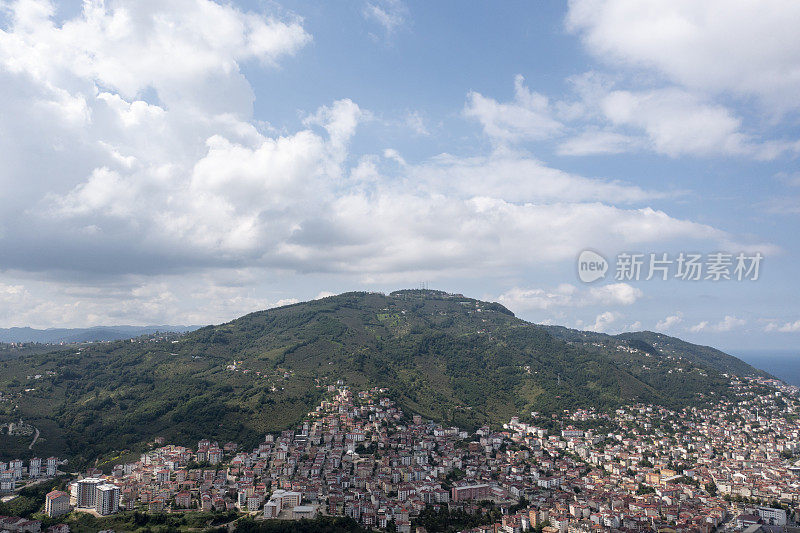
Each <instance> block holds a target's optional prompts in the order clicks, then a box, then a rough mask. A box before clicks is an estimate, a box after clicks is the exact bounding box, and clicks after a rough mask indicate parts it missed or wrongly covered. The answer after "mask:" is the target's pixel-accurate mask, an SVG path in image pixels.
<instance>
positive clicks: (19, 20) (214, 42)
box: [0, 0, 310, 106]
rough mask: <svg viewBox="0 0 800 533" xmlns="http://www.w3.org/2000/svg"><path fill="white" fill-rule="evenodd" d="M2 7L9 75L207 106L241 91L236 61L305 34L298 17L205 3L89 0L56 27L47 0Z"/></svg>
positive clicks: (280, 50) (1, 49)
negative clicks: (152, 92)
mask: <svg viewBox="0 0 800 533" xmlns="http://www.w3.org/2000/svg"><path fill="white" fill-rule="evenodd" d="M8 9H9V10H10V16H9V18H10V20H11V25H10V27H9V29H8V31H0V64H2V65H3V66H4V67H5V68H6V69H7V70H9V71H10V72H12V73H25V74H27V75H29V76H31V77H32V78H33V79H35V80H36V81H38V82H39V83H41V84H42V85H45V86H48V87H58V88H63V89H66V90H68V91H69V92H70V93H72V94H73V95H75V94H74V92H75V90H76V89H77V90H81V89H82V90H87V88H88V87H89V86H88V85H87V84H76V83H75V80H76V79H77V80H86V81H89V82H90V83H96V84H97V85H98V86H102V87H106V88H108V89H111V90H113V91H116V92H118V93H119V94H120V95H121V96H122V97H123V98H125V99H128V100H129V99H132V98H135V97H137V96H139V95H140V94H142V93H143V91H145V90H146V89H148V88H152V89H154V90H155V91H156V92H157V94H158V98H159V99H160V100H161V101H162V102H165V103H167V104H168V105H170V106H178V105H185V104H186V103H189V102H191V103H194V104H198V103H202V104H203V105H205V106H213V99H214V98H216V97H218V96H220V95H222V94H224V92H234V93H235V94H247V93H248V92H249V87H248V85H247V83H246V81H245V79H244V77H243V76H242V75H241V74H238V65H239V63H240V62H243V61H247V60H250V59H255V60H259V61H262V62H264V63H267V64H272V63H275V62H276V61H277V60H278V59H279V58H280V57H281V56H284V55H287V54H292V53H294V52H296V51H297V50H298V49H299V48H300V47H302V46H303V45H304V44H306V43H307V42H308V41H309V40H310V36H309V35H308V34H307V33H306V32H305V30H304V29H303V27H302V25H301V23H300V22H298V21H279V20H275V19H271V18H265V17H262V16H260V15H257V14H255V13H250V12H242V11H239V10H238V9H236V8H234V7H232V6H230V5H223V4H218V3H216V2H213V1H210V0H169V1H156V0H146V1H144V2H139V3H137V4H136V6H135V8H134V7H132V6H129V5H128V4H126V3H125V2H122V1H109V2H102V1H100V0H90V1H87V2H84V5H83V11H82V13H81V14H80V15H79V16H77V17H75V18H72V19H69V20H67V21H65V22H64V23H63V24H61V25H60V26H59V25H57V24H56V23H55V22H54V21H53V15H54V12H55V8H54V6H53V5H52V4H51V3H50V2H48V1H47V0H20V1H17V2H13V3H11V4H9V5H8ZM189 88H191V90H188V89H189ZM221 91H223V92H221ZM251 99H252V96H250V97H249V98H244V101H245V102H247V101H249V100H251Z"/></svg>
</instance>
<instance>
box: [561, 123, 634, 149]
mask: <svg viewBox="0 0 800 533" xmlns="http://www.w3.org/2000/svg"><path fill="white" fill-rule="evenodd" d="M642 144H643V143H642V142H641V141H640V140H639V139H638V138H636V137H632V136H630V135H624V134H622V133H617V132H614V131H607V130H597V129H595V128H591V129H588V130H587V131H584V132H582V133H580V134H578V135H576V136H575V137H572V138H570V139H567V140H565V141H564V142H562V143H561V144H559V146H558V148H557V152H558V154H559V155H575V156H581V155H595V154H620V153H623V152H630V151H634V150H636V149H637V148H638V147H640V146H642Z"/></svg>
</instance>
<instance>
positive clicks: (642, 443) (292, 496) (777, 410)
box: [15, 379, 800, 533]
mask: <svg viewBox="0 0 800 533" xmlns="http://www.w3.org/2000/svg"><path fill="white" fill-rule="evenodd" d="M765 390H766V391H768V392H767V393H765ZM733 391H734V392H735V397H733V398H719V399H714V401H713V402H709V403H708V405H709V407H692V408H686V409H683V410H681V411H672V410H669V409H666V408H663V407H658V406H653V405H631V406H627V407H624V408H620V409H618V410H616V411H615V412H612V413H601V412H598V411H594V410H575V411H569V412H567V411H565V412H563V413H561V414H557V415H550V416H542V415H540V414H539V413H532V414H531V415H532V416H531V418H530V419H528V421H522V420H521V419H520V418H517V417H515V418H512V419H511V420H510V421H509V422H508V423H507V424H505V425H504V427H503V428H502V430H499V429H498V430H492V429H490V428H488V427H483V428H480V429H478V430H477V431H476V432H474V433H470V432H467V431H464V430H462V429H459V428H456V427H444V426H442V425H440V424H437V423H434V422H431V421H428V420H424V419H422V418H421V417H419V416H407V415H406V414H405V413H403V411H402V410H401V409H400V408H399V407H398V406H397V405H396V404H395V403H394V402H392V401H391V400H389V399H388V398H386V397H385V392H386V391H385V390H381V389H371V390H367V391H361V392H357V393H356V392H353V391H351V390H350V389H349V388H348V387H346V386H344V385H342V384H341V383H339V384H337V385H331V386H329V387H328V394H327V397H326V398H327V399H326V400H324V401H323V402H321V404H320V405H319V406H318V407H317V408H316V409H315V410H314V411H313V412H311V413H309V414H308V416H307V417H306V418H305V419H304V420H303V422H302V423H301V424H300V425H298V426H297V427H296V428H295V429H293V430H287V431H283V432H282V433H281V434H280V435H267V436H266V438H265V439H264V441H263V442H261V443H260V444H259V445H258V446H257V447H256V448H255V449H252V450H250V451H240V450H239V449H238V446H237V445H236V444H235V443H225V444H223V445H220V444H219V443H217V442H213V441H211V440H201V441H200V442H198V443H197V448H196V451H193V450H191V449H189V448H186V447H182V446H175V445H164V441H163V439H157V445H158V447H157V448H155V449H153V450H152V451H150V452H147V453H145V454H143V455H142V456H141V457H140V460H139V461H137V462H133V463H126V464H120V465H117V466H115V467H114V469H113V471H112V472H111V474H109V475H102V474H101V473H100V472H99V471H94V470H93V471H90V472H87V475H86V476H85V477H83V478H81V479H78V480H76V481H75V482H73V483H72V484H71V485H70V491H69V492H60V493H59V492H54V493H51V494H49V495H48V501H47V510H48V514H51V516H58V514H61V513H63V512H67V511H68V510H69V509H71V508H77V509H78V510H81V509H83V510H87V511H92V512H94V513H97V514H99V515H105V514H109V513H113V512H116V511H117V510H118V509H139V510H147V511H150V512H162V511H165V510H169V511H173V512H175V511H181V510H202V511H211V510H232V509H237V510H239V511H242V512H246V513H250V514H252V515H256V516H259V517H263V518H265V519H270V518H282V519H298V518H311V517H314V516H316V515H317V514H327V515H343V516H349V517H351V518H353V519H355V520H357V521H358V522H360V523H361V524H363V525H364V526H366V527H369V528H381V529H389V530H395V531H397V532H398V533H410V531H411V530H412V528H413V527H414V526H420V525H421V523H420V522H419V517H420V515H421V513H422V512H423V511H424V510H426V508H427V509H433V510H436V511H441V512H449V513H456V512H457V511H460V513H458V515H459V516H465V515H470V516H473V517H474V518H475V520H474V521H473V522H472V523H476V522H477V523H482V522H483V523H485V525H483V526H479V527H477V528H474V529H471V530H469V531H470V532H471V533H499V532H500V531H503V532H504V533H521V532H523V531H526V530H529V529H533V528H539V529H540V530H543V531H546V532H547V533H556V532H557V533H568V532H588V531H607V530H617V531H653V530H659V531H676V532H677V531H708V532H710V531H712V530H717V529H719V528H727V529H730V530H749V531H755V529H754V528H759V527H773V528H776V527H777V528H780V527H785V526H786V525H787V524H789V525H790V524H792V523H793V522H792V520H793V518H795V517H797V516H798V514H799V513H798V508H797V506H798V504H800V501H799V500H800V476H799V475H798V474H800V467H795V465H794V463H793V461H794V460H795V459H794V455H795V453H796V452H797V451H798V442H800V424H799V423H798V416H797V415H798V414H800V403H798V391H797V389H796V388H792V387H787V386H785V385H783V384H781V383H779V382H771V381H768V380H757V379H734V381H733ZM15 466H16V464H15ZM29 468H30V467H29ZM490 510H491V511H493V513H489V512H488V511H490ZM498 511H499V514H498ZM496 516H502V518H501V519H500V520H499V521H496V520H494V519H493V518H491V519H490V517H496ZM415 521H416V523H415ZM487 522H488V523H487Z"/></svg>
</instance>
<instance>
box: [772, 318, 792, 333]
mask: <svg viewBox="0 0 800 533" xmlns="http://www.w3.org/2000/svg"><path fill="white" fill-rule="evenodd" d="M764 331H779V332H781V333H796V332H798V331H800V320H796V321H795V322H785V323H783V324H780V323H778V322H770V323H769V324H767V325H766V326H765V327H764Z"/></svg>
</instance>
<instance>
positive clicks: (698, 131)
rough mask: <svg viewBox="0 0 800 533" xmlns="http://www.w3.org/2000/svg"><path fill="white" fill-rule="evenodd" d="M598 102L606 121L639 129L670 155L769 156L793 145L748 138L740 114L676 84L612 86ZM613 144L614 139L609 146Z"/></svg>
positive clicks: (793, 146)
mask: <svg viewBox="0 0 800 533" xmlns="http://www.w3.org/2000/svg"><path fill="white" fill-rule="evenodd" d="M601 108H602V110H603V113H604V114H605V116H606V117H607V118H608V120H610V121H611V123H612V124H614V125H616V126H631V127H634V128H639V129H641V130H643V131H644V132H645V134H646V135H647V138H648V140H649V143H650V144H651V147H652V149H653V150H654V151H656V152H658V153H662V154H666V155H669V156H672V157H676V156H679V155H684V154H693V155H715V154H725V155H748V156H753V157H755V158H758V159H773V158H775V157H776V156H777V155H779V154H780V153H781V152H782V151H784V150H787V149H788V150H796V149H797V146H795V144H792V143H788V144H787V143H779V142H768V143H759V142H754V141H753V140H751V139H750V138H749V137H748V136H747V135H745V134H743V133H741V127H742V124H741V120H739V119H738V118H736V117H734V116H733V115H732V114H731V112H730V111H729V110H728V109H726V108H724V107H722V106H719V105H712V104H708V103H705V102H703V101H701V100H700V99H699V98H698V97H696V96H695V95H693V94H691V93H689V92H686V91H682V90H678V89H661V90H654V91H643V92H631V91H612V92H610V93H608V95H606V97H605V98H604V99H603V101H602V103H601ZM615 146H617V147H619V146H620V144H619V142H618V144H616V145H614V144H612V145H611V148H612V149H613V148H614V147H615Z"/></svg>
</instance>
